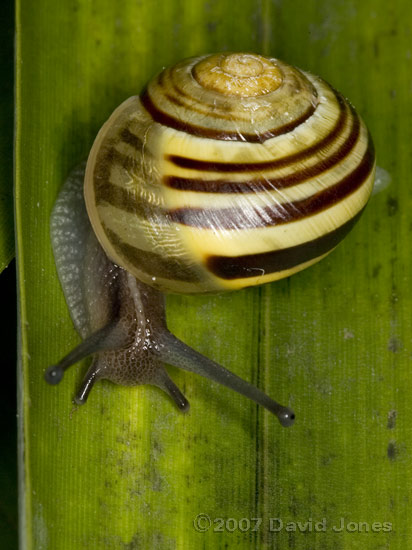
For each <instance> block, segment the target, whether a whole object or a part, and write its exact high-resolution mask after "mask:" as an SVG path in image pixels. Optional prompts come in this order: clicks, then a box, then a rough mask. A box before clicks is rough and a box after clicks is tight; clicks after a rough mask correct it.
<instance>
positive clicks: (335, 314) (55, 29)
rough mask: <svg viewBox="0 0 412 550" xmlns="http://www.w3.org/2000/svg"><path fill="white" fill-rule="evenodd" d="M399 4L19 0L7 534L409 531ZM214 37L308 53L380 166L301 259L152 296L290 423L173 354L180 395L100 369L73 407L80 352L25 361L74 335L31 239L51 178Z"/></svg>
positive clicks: (369, 541) (62, 346)
mask: <svg viewBox="0 0 412 550" xmlns="http://www.w3.org/2000/svg"><path fill="white" fill-rule="evenodd" d="M411 15H412V9H411V7H410V5H409V3H407V2H406V1H400V2H397V3H392V4H390V3H387V2H383V0H374V1H372V0H364V1H363V2H356V1H355V0H349V1H346V2H338V1H336V2H328V1H326V0H320V1H317V2H315V1H314V0H310V1H303V0H296V1H295V2H286V1H283V2H282V1H276V2H271V1H269V0H262V1H261V2H248V1H246V0H238V1H237V2H236V3H235V4H234V3H233V2H232V1H230V2H229V0H221V1H220V2H215V1H213V0H212V1H210V0H208V1H207V2H206V1H204V2H201V1H193V0H191V1H189V0H187V1H184V0H181V1H179V2H177V1H175V2H171V1H168V0H157V1H155V2H132V1H127V0H122V1H119V2H113V1H109V0H101V1H100V2H92V1H90V0H66V1H64V2H63V1H61V2H52V1H51V0H38V1H37V2H36V3H33V2H30V1H29V0H18V1H17V60H16V63H17V69H16V70H17V84H16V86H17V87H16V100H17V106H16V108H17V117H18V118H17V131H16V193H15V195H16V226H17V244H18V272H19V292H20V308H19V312H20V387H21V392H20V414H21V420H22V422H21V433H20V437H21V440H22V444H21V448H20V461H21V479H22V486H21V511H22V521H21V541H22V542H21V544H22V548H24V549H25V550H26V549H27V550H31V549H40V548H50V549H53V550H69V549H70V550H72V549H74V548H88V549H99V550H100V549H116V550H117V549H126V548H128V549H129V550H130V549H132V548H159V549H162V550H163V549H165V550H169V549H174V548H176V549H187V548H229V547H230V548H232V547H233V548H234V547H236V548H248V549H249V548H259V549H269V548H282V549H284V548H291V549H292V548H293V549H298V550H301V549H302V550H303V549H305V550H307V549H308V548H323V549H332V548H333V549H362V550H365V549H370V550H372V549H377V548H389V547H390V548H391V549H398V548H399V549H400V548H402V549H404V548H407V547H408V544H409V545H410V544H411V543H412V527H411V526H412V523H411V521H410V512H409V510H410V507H409V506H408V500H409V485H410V484H411V482H412V462H411V449H410V446H411V443H410V442H411V440H412V437H411V436H412V428H411V422H410V416H411V407H410V404H409V401H410V395H411V394H412V377H411V375H410V372H411V356H412V339H411V333H412V330H411V329H412V326H411V324H412V321H411V315H410V312H411V311H412V294H411V285H410V273H411V272H412V269H411V268H412V266H411V262H412V256H411V254H410V237H411V230H412V226H411V221H410V220H411V218H410V212H411V208H412V204H411V203H412V194H411V192H410V174H411V158H412V157H411V154H410V143H411V138H412V136H411V134H412V126H411V124H410V120H411V117H412V102H411V100H410V98H411V89H412V88H411V77H410V75H411V74H412V56H411V50H410V25H409V21H410V16H411ZM220 50H248V51H258V52H262V53H270V54H273V55H274V56H276V57H279V58H282V59H285V60H287V61H289V62H290V63H293V64H296V65H297V66H299V67H301V68H303V69H307V70H310V71H311V72H313V73H316V74H320V75H322V76H323V77H324V78H325V79H326V80H328V81H330V82H331V83H332V84H333V85H334V86H335V87H336V88H337V89H339V90H341V91H342V92H343V93H344V94H345V95H347V96H348V97H350V98H351V101H353V103H354V104H355V105H356V106H357V108H358V110H359V112H360V113H361V114H362V116H363V117H364V118H365V120H366V121H367V123H368V125H369V127H370V130H371V132H372V135H373V137H374V141H375V144H376V149H377V154H378V159H379V164H380V165H381V166H383V167H384V168H386V169H387V170H389V172H390V173H391V175H392V178H393V183H392V185H391V187H389V188H388V189H387V190H386V191H385V192H383V193H381V194H380V195H377V196H376V197H375V198H373V199H372V201H371V203H370V205H369V207H368V208H367V210H366V212H365V214H364V215H363V217H362V219H361V221H360V222H359V223H358V225H357V226H356V228H355V229H354V230H353V232H352V233H351V234H350V235H349V236H348V237H347V239H346V240H345V241H344V243H342V244H341V245H340V246H339V247H338V248H337V250H336V251H335V252H333V254H331V255H330V256H329V257H328V258H327V259H325V260H324V261H322V262H321V263H320V264H318V265H316V266H314V267H312V268H310V269H308V270H307V271H304V272H302V273H300V274H297V275H295V276H293V277H292V278H291V279H288V280H285V281H281V282H279V283H274V284H271V285H268V286H265V287H262V288H257V289H251V290H246V291H242V292H238V293H235V294H230V295H222V296H213V297H177V296H172V297H169V298H168V322H169V326H170V328H171V330H172V331H173V332H175V333H176V334H177V335H178V336H179V337H181V338H182V339H183V340H184V341H186V342H187V343H189V344H190V345H192V346H193V347H194V348H196V349H197V350H199V351H200V352H202V353H204V354H205V355H208V356H209V357H212V358H213V359H215V360H217V361H219V362H220V363H222V364H224V365H225V366H227V367H228V368H229V369H231V370H233V371H235V372H236V373H237V374H239V375H241V376H242V377H244V378H246V379H248V380H250V381H252V382H253V383H255V384H257V385H258V386H259V387H261V388H263V389H264V390H265V391H266V392H267V393H268V394H269V395H271V396H273V397H275V398H277V399H278V400H279V401H281V402H285V403H287V404H290V405H291V406H293V407H294V409H295V412H296V415H297V420H296V424H295V426H294V427H293V428H291V429H288V430H285V429H282V428H281V427H280V426H279V424H278V422H277V421H276V419H274V418H273V417H272V416H270V415H269V414H268V413H267V412H265V411H263V410H261V409H259V408H257V407H256V406H254V405H253V404H251V403H249V402H248V401H246V400H245V399H244V398H243V397H241V396H238V395H236V394H234V393H232V392H230V391H229V390H226V389H223V388H220V387H218V386H217V385H216V384H212V383H210V382H208V381H207V380H204V379H200V378H199V377H196V376H194V375H190V374H185V373H181V372H177V371H171V372H172V376H173V377H174V379H175V380H176V383H177V384H178V385H179V386H180V387H182V389H183V391H184V393H185V394H186V395H187V397H188V399H189V400H190V402H191V405H192V408H191V412H190V413H189V414H188V415H181V414H179V413H178V412H177V411H176V410H175V408H174V407H173V405H172V404H171V402H170V401H168V400H167V399H166V398H165V397H164V395H163V394H161V393H160V392H159V391H157V390H156V389H154V388H151V387H136V388H124V387H118V386H114V385H112V384H110V383H104V382H101V383H99V384H98V385H97V386H96V388H95V389H94V390H93V392H92V394H91V396H90V399H89V401H88V403H87V405H85V406H84V407H82V408H79V409H74V408H73V405H72V404H71V398H72V395H73V393H74V389H75V387H76V386H77V385H78V383H79V381H80V379H81V376H82V373H83V372H84V368H85V365H83V366H82V367H76V368H73V369H72V370H71V371H69V372H68V373H67V375H66V377H65V379H64V382H62V383H61V384H60V385H59V386H57V387H49V386H47V385H46V384H45V382H44V380H43V373H44V369H45V367H46V366H47V365H49V364H51V363H53V362H55V361H56V359H58V358H60V357H61V356H62V355H63V354H64V353H66V352H67V351H68V350H70V349H71V348H72V347H73V346H74V345H75V343H77V342H78V337H77V335H76V334H75V331H74V329H73V327H72V325H71V322H70V319H69V315H68V312H67V308H66V306H65V304H64V300H63V295H62V292H61V289H60V287H59V283H58V280H57V275H56V271H55V267H54V264H53V258H52V252H51V246H50V239H49V216H50V211H51V207H52V204H53V201H54V200H55V197H56V194H57V191H58V189H59V188H60V186H61V184H62V182H63V180H64V178H65V176H66V175H67V173H68V172H69V170H70V169H71V168H72V167H73V166H74V165H76V164H77V163H78V162H79V161H80V160H82V159H84V158H85V157H86V156H87V153H88V150H89V148H90V146H91V143H92V141H93V138H94V136H95V135H96V133H97V131H98V129H99V127H100V125H101V124H102V123H103V122H104V121H105V120H106V118H107V116H108V115H109V114H110V112H111V111H112V110H113V109H114V107H116V105H118V104H119V103H120V102H121V101H122V100H123V99H125V98H126V97H128V96H129V95H132V94H135V93H138V92H139V91H140V90H141V88H142V86H143V84H144V83H145V82H146V81H147V80H148V79H149V78H150V77H151V76H152V75H153V74H155V73H156V72H157V71H158V70H159V69H160V68H161V67H163V66H166V65H169V64H171V63H173V62H175V61H177V60H178V59H180V58H184V57H188V56H190V55H193V54H197V53H202V52H208V51H220ZM199 514H206V515H207V517H208V518H210V523H208V521H209V520H208V519H207V517H203V516H201V517H200V519H198V521H199V522H200V523H198V524H196V523H194V522H195V520H196V517H198V515H199ZM220 518H222V519H220ZM230 518H232V519H230ZM253 518H261V521H260V520H258V519H253ZM310 518H312V523H310V521H309V520H310ZM341 518H344V520H343V521H344V525H345V527H344V528H343V530H342V531H341V532H338V531H337V529H338V528H339V526H340V523H341V521H342V520H341ZM323 519H324V522H323V523H321V524H318V525H317V528H318V530H316V529H315V522H321V521H323ZM241 520H242V521H241ZM248 522H250V523H248ZM282 522H283V523H282ZM288 522H295V523H294V524H290V525H287V524H288ZM296 522H300V525H299V526H298V525H297V523H296ZM305 522H309V523H306V527H305ZM350 522H352V523H350ZM360 522H365V523H363V524H361V523H360ZM378 522H380V523H381V528H380V529H379V525H378ZM384 522H388V525H387V526H383V523H384ZM374 523H375V526H374V525H373V524H374ZM389 524H390V525H389ZM323 526H324V527H325V528H324V529H323ZM333 526H336V529H333ZM196 527H197V528H196ZM367 527H368V528H369V531H366V529H367ZM384 527H385V528H384ZM204 528H207V529H206V530H205V531H204V532H203V529H204Z"/></svg>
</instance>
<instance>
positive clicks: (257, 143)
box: [85, 53, 375, 293]
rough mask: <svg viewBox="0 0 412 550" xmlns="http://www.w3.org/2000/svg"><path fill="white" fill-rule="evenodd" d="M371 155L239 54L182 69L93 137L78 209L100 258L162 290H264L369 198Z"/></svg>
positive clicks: (316, 97) (285, 74) (333, 105)
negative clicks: (85, 214) (83, 206)
mask: <svg viewBox="0 0 412 550" xmlns="http://www.w3.org/2000/svg"><path fill="white" fill-rule="evenodd" d="M374 170H375V156H374V149H373V144H372V141H371V139H370V136H369V134H368V131H367V129H366V127H365V125H364V123H363V122H362V120H361V119H360V117H359V116H358V114H357V113H356V112H355V110H354V108H353V107H352V106H351V105H350V104H349V103H348V102H347V101H346V100H345V99H344V98H343V97H342V95H341V94H339V93H338V92H337V91H335V90H334V89H333V88H332V87H331V86H330V85H329V84H327V83H326V82H325V81H323V80H322V79H320V78H318V77H315V76H313V75H311V74H309V73H306V72H303V71H301V70H299V69H297V68H295V67H292V66H290V65H288V64H286V63H284V62H282V61H280V60H278V59H274V58H269V57H264V56H260V55H254V54H248V53H224V54H217V55H209V56H202V57H196V58H191V59H187V60H184V61H182V62H181V63H178V64H177V65H175V66H174V67H172V68H169V69H166V70H164V71H163V72H161V73H160V74H159V75H158V76H157V77H156V78H154V79H153V80H152V81H151V82H149V84H148V85H147V87H146V88H145V90H144V92H143V94H142V95H141V96H140V97H138V96H134V97H131V98H129V99H128V100H126V101H125V102H124V103H122V104H121V105H120V106H119V107H118V108H117V109H116V110H115V111H114V113H113V114H112V115H111V117H110V118H109V120H108V121H107V122H106V123H105V124H104V126H103V127H102V129H101V130H100V132H99V134H98V136H97V138H96V140H95V143H94V145H93V148H92V150H91V153H90V156H89V160H88V163H87V169H86V178H85V199H86V206H87V211H88V214H89V218H90V221H91V223H92V226H93V228H94V231H95V233H96V235H97V237H98V239H99V241H100V243H101V245H102V246H103V248H104V249H105V251H106V253H107V254H108V256H109V257H110V258H111V259H112V260H113V261H114V262H115V263H116V264H118V265H121V266H122V267H124V268H125V269H127V271H129V272H130V273H132V274H133V275H134V276H135V277H136V278H138V279H139V280H141V281H143V282H145V283H146V284H148V285H151V286H154V287H155V288H158V289H160V290H162V291H170V292H179V293H180V292H181V293H193V292H210V291H221V290H232V289H239V288H243V287H246V286H252V285H256V284H262V283H267V282H270V281H274V280H277V279H281V278H283V277H288V276H289V275H291V274H293V273H295V272H297V271H300V270H301V269H304V268H305V267H308V266H310V265H312V264H313V263H315V262H317V261H319V260H320V259H322V258H323V257H324V256H325V255H326V254H328V253H329V252H331V251H332V250H333V249H334V248H335V246H336V245H337V244H338V243H339V241H340V240H341V239H342V238H343V237H344V236H345V235H346V234H347V233H348V231H349V230H350V229H351V228H352V227H353V225H354V223H355V222H356V221H357V220H358V218H359V216H360V214H361V212H362V210H363V208H364V206H365V204H366V202H367V201H368V198H369V196H370V194H371V191H372V187H373V180H374Z"/></svg>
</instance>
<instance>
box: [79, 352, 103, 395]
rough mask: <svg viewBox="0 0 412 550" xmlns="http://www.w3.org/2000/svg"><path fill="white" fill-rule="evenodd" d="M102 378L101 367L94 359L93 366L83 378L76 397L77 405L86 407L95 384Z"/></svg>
mask: <svg viewBox="0 0 412 550" xmlns="http://www.w3.org/2000/svg"><path fill="white" fill-rule="evenodd" d="M99 378H101V376H100V365H99V360H98V359H97V358H95V359H94V361H93V362H92V364H91V365H90V367H89V370H88V371H87V373H86V376H85V377H84V378H83V381H82V383H81V385H80V388H79V389H78V391H77V393H76V395H75V396H74V400H73V401H74V402H75V403H76V405H84V404H85V403H86V401H87V398H88V397H89V394H90V391H91V389H92V388H93V386H94V383H95V382H96V381H97V380H99Z"/></svg>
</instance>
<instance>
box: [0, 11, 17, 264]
mask: <svg viewBox="0 0 412 550" xmlns="http://www.w3.org/2000/svg"><path fill="white" fill-rule="evenodd" d="M13 15H14V14H13V3H12V2H9V1H6V2H4V5H3V9H2V12H1V15H0V31H1V36H2V48H1V50H0V67H1V76H2V78H1V81H0V121H1V133H0V273H1V272H2V271H3V269H4V268H5V267H7V266H8V264H9V262H10V260H11V259H12V258H13V256H14V228H13V114H14V109H13V101H14V98H13V26H14V20H13Z"/></svg>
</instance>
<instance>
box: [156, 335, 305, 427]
mask: <svg viewBox="0 0 412 550" xmlns="http://www.w3.org/2000/svg"><path fill="white" fill-rule="evenodd" d="M159 355H160V357H161V359H162V361H164V362H165V363H168V364H170V365H173V366H174V367H178V368H181V369H183V370H186V371H189V372H194V373H196V374H200V375H201V376H204V377H205V378H209V379H210V380H213V381H214V382H218V383H219V384H222V385H223V386H226V387H227V388H230V389H232V390H234V391H236V392H238V393H240V394H241V395H244V396H245V397H248V398H249V399H251V400H252V401H254V402H255V403H257V404H258V405H262V406H263V407H265V408H266V409H267V410H268V411H270V412H271V413H273V414H274V415H275V416H277V418H278V420H279V422H280V423H281V424H282V426H284V427H288V426H291V425H292V424H293V423H294V420H295V414H294V412H293V411H292V410H291V409H290V408H289V407H285V406H283V405H280V404H279V403H277V402H276V401H274V400H273V399H271V398H270V397H269V396H268V395H266V394H265V393H264V392H262V391H261V390H260V389H259V388H257V387H256V386H253V384H250V383H249V382H246V380H243V378H240V377H239V376H237V375H236V374H234V373H233V372H231V371H229V370H227V369H225V368H224V367H222V366H221V365H219V363H216V362H215V361H213V360H212V359H209V358H208V357H205V356H204V355H202V354H201V353H199V352H197V351H196V350H194V349H193V348H191V347H189V346H187V345H186V344H185V343H184V342H182V341H181V340H179V339H178V338H176V336H174V335H173V334H172V333H170V332H165V333H164V334H163V338H162V346H161V347H160V351H159Z"/></svg>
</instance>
